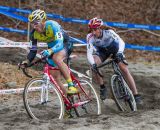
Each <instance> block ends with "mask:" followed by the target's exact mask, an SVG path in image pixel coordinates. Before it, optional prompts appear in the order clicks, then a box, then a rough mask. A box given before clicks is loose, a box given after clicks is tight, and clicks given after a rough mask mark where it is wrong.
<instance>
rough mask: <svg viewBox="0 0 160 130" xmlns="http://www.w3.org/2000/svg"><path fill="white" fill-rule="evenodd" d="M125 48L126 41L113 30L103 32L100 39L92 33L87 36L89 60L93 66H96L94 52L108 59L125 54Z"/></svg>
mask: <svg viewBox="0 0 160 130" xmlns="http://www.w3.org/2000/svg"><path fill="white" fill-rule="evenodd" d="M124 48H125V43H124V41H123V40H122V39H121V38H120V37H119V35H118V34H116V33H115V32H114V31H113V30H111V29H109V30H102V32H101V36H100V37H99V38H96V37H95V36H94V35H93V34H92V33H89V34H88V35H87V59H88V61H89V63H90V64H91V65H93V64H95V61H94V58H93V53H94V52H97V54H98V55H99V56H100V57H104V58H105V59H106V58H107V57H108V56H109V55H110V54H115V53H123V51H124ZM104 58H103V59H104ZM103 59H102V60H103Z"/></svg>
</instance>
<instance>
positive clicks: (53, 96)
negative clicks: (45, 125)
mask: <svg viewBox="0 0 160 130" xmlns="http://www.w3.org/2000/svg"><path fill="white" fill-rule="evenodd" d="M43 85H45V81H44V79H43V78H42V77H37V78H33V79H31V80H29V81H28V82H27V83H26V85H25V88H24V92H23V102H24V107H25V109H26V111H27V113H28V115H29V117H30V118H32V119H38V120H50V119H53V118H57V119H62V118H63V116H64V102H63V99H62V97H61V94H60V93H59V91H58V89H57V88H56V87H55V86H54V85H53V84H52V83H51V82H50V83H49V89H42V88H44V87H43ZM42 90H45V91H46V93H44V92H43V91H42ZM47 92H48V94H47ZM47 95H48V96H47ZM42 97H43V98H42ZM46 97H48V100H45V101H42V99H45V98H46ZM46 99H47V98H46Z"/></svg>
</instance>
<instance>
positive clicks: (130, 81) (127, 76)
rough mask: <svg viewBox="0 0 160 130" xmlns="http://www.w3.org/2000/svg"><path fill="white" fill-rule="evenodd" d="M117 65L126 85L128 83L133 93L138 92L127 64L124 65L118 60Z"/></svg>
mask: <svg viewBox="0 0 160 130" xmlns="http://www.w3.org/2000/svg"><path fill="white" fill-rule="evenodd" d="M118 65H119V68H120V70H121V72H122V74H123V75H124V77H125V79H126V81H127V83H128V85H129V87H130V89H131V90H132V92H133V95H136V94H138V92H137V88H136V84H135V81H134V79H133V77H132V75H131V73H130V72H129V69H128V67H127V65H125V64H124V63H122V62H119V63H118Z"/></svg>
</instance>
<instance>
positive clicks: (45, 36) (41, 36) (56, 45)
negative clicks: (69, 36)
mask: <svg viewBox="0 0 160 130" xmlns="http://www.w3.org/2000/svg"><path fill="white" fill-rule="evenodd" d="M31 37H32V38H31V40H32V41H35V40H36V44H37V41H41V42H46V43H47V44H48V48H51V49H52V50H53V52H54V53H56V52H58V51H60V50H62V49H63V36H62V32H61V26H60V25H59V24H58V23H57V22H56V21H52V20H48V21H46V23H45V31H44V33H39V32H37V31H36V30H34V31H33V32H32V34H31ZM33 44H34V43H33Z"/></svg>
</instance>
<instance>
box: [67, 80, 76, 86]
mask: <svg viewBox="0 0 160 130" xmlns="http://www.w3.org/2000/svg"><path fill="white" fill-rule="evenodd" d="M67 83H68V87H73V86H74V85H73V82H72V79H71V78H69V79H67Z"/></svg>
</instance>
